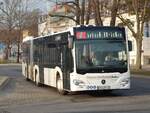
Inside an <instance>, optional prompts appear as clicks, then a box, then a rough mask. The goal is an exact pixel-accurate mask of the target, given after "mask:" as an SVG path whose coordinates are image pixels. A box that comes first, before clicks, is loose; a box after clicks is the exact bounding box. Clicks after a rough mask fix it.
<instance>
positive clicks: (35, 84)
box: [35, 71, 41, 87]
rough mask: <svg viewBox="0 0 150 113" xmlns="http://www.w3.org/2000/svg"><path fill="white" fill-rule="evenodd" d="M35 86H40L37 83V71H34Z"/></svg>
mask: <svg viewBox="0 0 150 113" xmlns="http://www.w3.org/2000/svg"><path fill="white" fill-rule="evenodd" d="M35 85H36V86H38V87H40V86H41V84H40V82H39V78H38V79H37V71H35Z"/></svg>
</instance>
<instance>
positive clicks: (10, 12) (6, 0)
mask: <svg viewBox="0 0 150 113" xmlns="http://www.w3.org/2000/svg"><path fill="white" fill-rule="evenodd" d="M17 5H19V4H18V0H3V1H1V2H0V12H1V19H0V23H1V24H2V25H1V26H3V29H5V30H7V31H8V34H9V35H8V36H7V37H6V39H5V43H6V44H7V45H6V59H8V56H9V54H10V50H11V46H10V45H11V43H12V38H11V37H12V36H13V35H11V34H12V31H13V29H14V28H15V25H16V23H15V12H16V6H17Z"/></svg>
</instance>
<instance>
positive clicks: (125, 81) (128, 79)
mask: <svg viewBox="0 0 150 113" xmlns="http://www.w3.org/2000/svg"><path fill="white" fill-rule="evenodd" d="M129 82H130V78H126V79H124V80H122V82H121V85H122V86H126V85H127V84H129Z"/></svg>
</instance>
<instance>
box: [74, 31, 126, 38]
mask: <svg viewBox="0 0 150 113" xmlns="http://www.w3.org/2000/svg"><path fill="white" fill-rule="evenodd" d="M76 38H77V39H112V38H119V39H122V38H123V34H122V32H121V31H77V32H76Z"/></svg>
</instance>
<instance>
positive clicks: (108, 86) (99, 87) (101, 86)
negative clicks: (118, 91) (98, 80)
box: [97, 86, 110, 90]
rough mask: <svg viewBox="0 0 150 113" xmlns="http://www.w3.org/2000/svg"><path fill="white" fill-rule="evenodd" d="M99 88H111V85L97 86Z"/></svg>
mask: <svg viewBox="0 0 150 113" xmlns="http://www.w3.org/2000/svg"><path fill="white" fill-rule="evenodd" d="M97 89H98V90H99V89H110V86H97Z"/></svg>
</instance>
